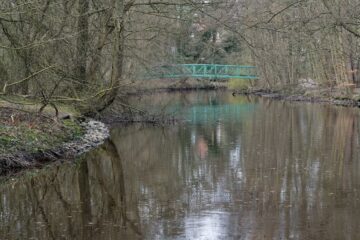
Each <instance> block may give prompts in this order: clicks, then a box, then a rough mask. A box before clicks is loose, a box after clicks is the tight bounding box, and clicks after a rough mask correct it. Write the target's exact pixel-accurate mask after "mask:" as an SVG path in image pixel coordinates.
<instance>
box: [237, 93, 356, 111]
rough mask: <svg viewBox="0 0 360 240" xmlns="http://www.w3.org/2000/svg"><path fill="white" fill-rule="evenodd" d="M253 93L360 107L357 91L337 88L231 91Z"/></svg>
mask: <svg viewBox="0 0 360 240" xmlns="http://www.w3.org/2000/svg"><path fill="white" fill-rule="evenodd" d="M236 94H241V95H254V96H260V97H264V98H271V99H275V100H285V101H292V102H311V103H320V104H331V105H337V106H345V107H360V95H359V94H357V93H354V92H352V93H346V94H344V93H343V92H340V91H338V90H330V89H317V90H312V91H301V90H300V91H299V90H292V91H289V89H280V90H271V89H244V90H237V91H233V95H236Z"/></svg>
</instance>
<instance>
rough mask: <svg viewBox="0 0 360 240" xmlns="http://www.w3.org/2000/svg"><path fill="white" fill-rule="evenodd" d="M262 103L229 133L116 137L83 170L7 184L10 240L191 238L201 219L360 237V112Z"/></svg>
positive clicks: (133, 129) (55, 171) (191, 130)
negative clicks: (16, 238) (14, 239)
mask: <svg viewBox="0 0 360 240" xmlns="http://www.w3.org/2000/svg"><path fill="white" fill-rule="evenodd" d="M209 99H210V98H207V97H204V99H202V100H201V101H205V102H207V101H209ZM189 101H190V102H191V101H194V99H190V100H189ZM261 101H263V102H262V103H261V104H260V105H259V106H260V107H259V108H260V109H258V110H256V111H253V112H252V113H251V114H249V115H248V117H247V118H244V119H243V120H242V121H235V120H234V119H229V120H228V121H227V122H226V124H222V123H221V122H215V123H211V122H205V123H199V124H193V125H186V124H185V125H181V124H180V125H174V126H166V127H156V126H148V125H147V126H142V125H131V126H127V127H122V126H120V127H116V128H114V129H113V131H112V134H111V135H112V141H109V142H107V143H106V144H105V145H104V146H103V147H102V148H101V149H99V150H98V151H96V152H94V153H92V154H89V155H88V156H87V157H86V158H87V159H86V161H81V162H79V163H78V164H77V166H76V167H74V166H73V165H71V164H66V165H65V166H61V167H53V168H51V169H50V170H47V171H44V173H43V174H40V175H38V176H36V177H30V178H29V179H27V178H26V179H25V178H24V179H23V180H22V182H19V183H15V184H14V188H15V189H16V191H13V190H11V188H12V184H10V183H9V184H6V185H5V186H4V187H3V189H2V190H1V192H2V193H3V197H2V198H1V199H0V208H1V215H0V221H1V223H5V224H2V225H0V230H1V233H0V234H1V235H0V236H1V237H3V236H9V235H17V236H18V234H19V233H17V230H15V229H12V228H11V227H10V226H15V225H16V226H18V228H17V229H21V231H20V232H21V234H23V235H21V238H29V237H31V236H33V235H37V236H42V237H39V238H42V239H51V238H53V239H58V238H59V237H60V236H62V235H65V236H68V238H70V239H109V238H113V239H114V238H115V239H116V238H123V239H134V238H135V239H137V238H141V237H143V235H144V236H146V237H147V236H163V235H167V236H170V235H183V234H185V233H186V232H189V231H190V232H191V230H194V229H191V226H192V227H193V225H191V221H193V222H196V223H201V224H206V223H208V222H215V223H219V224H220V225H221V229H220V230H219V229H216V228H215V229H214V228H212V230H213V231H221V232H222V233H224V234H228V235H231V236H242V237H244V238H251V239H255V238H257V237H258V236H261V237H260V238H262V237H263V238H265V239H289V238H290V237H292V236H293V238H296V239H321V238H329V239H344V238H345V237H349V238H350V239H351V238H352V239H357V238H359V237H360V236H359V233H358V232H357V231H355V230H354V229H356V227H357V225H356V223H358V221H359V216H360V213H359V211H360V210H359V209H360V208H359V207H360V206H359V201H358V198H359V196H358V195H357V194H358V193H357V191H358V190H359V188H360V174H359V169H360V164H359V162H358V161H357V159H358V158H359V153H358V149H356V147H357V146H358V145H359V124H358V121H359V117H358V113H357V111H356V109H345V108H333V107H329V106H318V105H298V104H291V103H286V102H279V101H278V102H273V101H267V100H261ZM199 139H202V143H201V144H207V148H208V154H207V155H203V156H204V157H202V158H201V157H199V154H198V153H197V152H196V151H197V149H196V148H197V144H198V142H199V141H198V140H199ZM202 147H204V146H202ZM213 211H216V212H217V214H212V213H213ZM204 212H206V214H204ZM225 213H231V214H225ZM215 215H216V216H215ZM37 222H40V223H41V224H37ZM189 222H190V223H189ZM201 224H200V225H199V226H200V227H199V228H200V229H195V230H199V232H201V231H204V232H206V230H207V228H201V226H202V225H201ZM38 225H41V227H39V226H38ZM34 229H36V230H34ZM343 229H344V230H343ZM190 235H191V233H190ZM1 237H0V238H1ZM150 238H151V237H150ZM154 238H155V237H154Z"/></svg>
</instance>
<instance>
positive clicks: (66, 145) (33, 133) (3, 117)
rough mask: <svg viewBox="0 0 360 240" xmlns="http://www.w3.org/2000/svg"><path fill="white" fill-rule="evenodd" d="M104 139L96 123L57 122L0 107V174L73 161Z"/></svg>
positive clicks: (102, 127) (104, 132)
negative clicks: (66, 160)
mask: <svg viewBox="0 0 360 240" xmlns="http://www.w3.org/2000/svg"><path fill="white" fill-rule="evenodd" d="M108 136H109V130H108V128H107V127H106V125H105V124H103V123H101V122H98V121H93V120H86V121H83V122H80V121H78V120H72V119H62V120H61V119H54V118H52V117H50V116H49V115H46V114H42V115H39V114H38V113H34V112H30V111H25V110H19V109H14V108H10V107H0V174H1V175H2V174H6V173H8V172H10V171H16V170H20V169H24V168H34V167H40V166H42V165H44V164H46V163H49V162H52V161H55V160H59V159H70V158H74V157H76V156H78V155H80V154H82V153H84V152H87V151H89V150H90V149H91V148H94V147H96V146H98V145H100V144H101V143H102V142H103V141H104V140H105V139H106V138H107V137H108Z"/></svg>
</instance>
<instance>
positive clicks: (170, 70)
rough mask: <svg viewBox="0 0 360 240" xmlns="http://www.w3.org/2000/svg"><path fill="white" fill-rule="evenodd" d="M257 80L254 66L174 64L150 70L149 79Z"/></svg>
mask: <svg viewBox="0 0 360 240" xmlns="http://www.w3.org/2000/svg"><path fill="white" fill-rule="evenodd" d="M187 77H192V78H209V79H228V78H235V79H257V78H258V77H257V76H256V73H255V67H254V66H241V65H218V64H175V65H164V66H160V67H156V68H154V69H152V71H151V73H150V78H187Z"/></svg>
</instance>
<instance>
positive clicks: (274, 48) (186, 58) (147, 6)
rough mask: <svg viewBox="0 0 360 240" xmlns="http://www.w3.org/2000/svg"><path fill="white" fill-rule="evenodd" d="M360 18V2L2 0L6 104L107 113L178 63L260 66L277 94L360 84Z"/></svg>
mask: <svg viewBox="0 0 360 240" xmlns="http://www.w3.org/2000/svg"><path fill="white" fill-rule="evenodd" d="M359 16H360V3H359V2H358V1H357V0H316V1H315V0H226V1H224V0H157V1H154V0H127V1H125V0H102V1H100V0H77V1H73V0H9V1H2V2H1V3H0V87H1V90H0V98H1V99H3V100H4V99H5V100H9V101H10V99H12V100H11V101H13V99H14V98H13V96H16V97H26V98H31V99H37V101H39V102H41V103H42V105H43V106H46V105H55V104H56V103H58V102H66V103H72V104H79V105H87V106H92V108H93V109H92V110H101V109H103V108H105V107H106V106H107V105H108V104H109V103H111V102H112V101H113V100H114V99H115V97H116V96H117V95H118V94H119V93H121V91H122V89H124V88H125V87H126V88H127V87H129V86H131V84H132V83H133V82H136V81H137V80H138V79H139V78H141V76H142V75H144V74H146V72H147V71H149V69H151V68H153V67H156V66H161V65H163V64H172V63H218V64H249V65H255V66H257V71H258V74H259V76H260V80H259V81H257V82H256V84H257V85H258V86H261V87H263V88H268V89H271V88H277V87H284V86H291V85H294V84H297V83H298V82H299V81H303V80H304V79H305V80H308V79H311V80H312V81H314V82H316V83H317V84H319V85H321V86H325V87H328V86H334V85H339V84H358V82H359V80H360V78H359V77H360V75H359V72H358V69H359V67H360V55H359V54H360V51H359V47H360V18H359ZM15 99H16V98H15Z"/></svg>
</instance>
